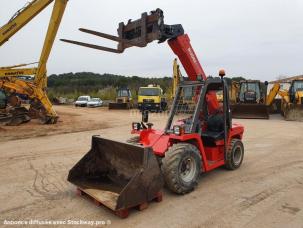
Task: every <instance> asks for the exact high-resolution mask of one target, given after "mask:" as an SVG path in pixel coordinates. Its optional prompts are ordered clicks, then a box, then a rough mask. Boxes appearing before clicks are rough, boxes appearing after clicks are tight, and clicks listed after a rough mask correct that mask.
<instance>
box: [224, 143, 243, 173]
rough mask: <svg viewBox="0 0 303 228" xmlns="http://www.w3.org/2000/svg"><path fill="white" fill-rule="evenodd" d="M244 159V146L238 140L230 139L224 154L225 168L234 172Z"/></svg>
mask: <svg viewBox="0 0 303 228" xmlns="http://www.w3.org/2000/svg"><path fill="white" fill-rule="evenodd" d="M243 158H244V146H243V143H242V141H241V140H240V139H232V140H231V142H230V145H229V148H228V150H227V152H226V162H225V167H226V168H227V169H229V170H235V169H237V168H239V167H240V166H241V164H242V161H243Z"/></svg>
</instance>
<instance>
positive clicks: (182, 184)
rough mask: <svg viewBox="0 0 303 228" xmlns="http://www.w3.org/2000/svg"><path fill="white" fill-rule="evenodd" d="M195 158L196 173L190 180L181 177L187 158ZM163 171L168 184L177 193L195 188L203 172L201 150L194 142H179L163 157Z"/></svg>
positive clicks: (184, 192) (187, 191) (194, 168)
mask: <svg viewBox="0 0 303 228" xmlns="http://www.w3.org/2000/svg"><path fill="white" fill-rule="evenodd" d="M189 158H190V159H193V160H192V161H193V164H195V166H194V167H193V170H194V173H193V174H192V175H193V176H192V178H191V179H190V180H189V181H184V180H183V179H182V177H181V170H180V169H181V165H182V161H184V160H185V159H189ZM161 168H162V172H163V177H164V180H165V184H166V186H167V187H168V188H169V189H170V190H171V191H173V192H175V193H177V194H186V193H189V192H191V191H192V190H194V188H195V187H196V186H197V184H198V182H197V181H198V178H199V176H200V173H201V155H200V151H199V150H198V149H197V147H195V146H194V145H192V144H189V143H177V144H174V145H173V146H172V147H170V148H169V149H168V151H167V152H166V153H165V157H164V158H163V159H162V166H161Z"/></svg>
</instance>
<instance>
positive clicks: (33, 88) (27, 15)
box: [0, 0, 68, 123]
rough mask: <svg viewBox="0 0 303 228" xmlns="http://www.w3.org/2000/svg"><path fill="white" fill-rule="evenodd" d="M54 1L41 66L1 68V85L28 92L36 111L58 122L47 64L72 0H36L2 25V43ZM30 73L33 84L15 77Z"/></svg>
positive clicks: (46, 118)
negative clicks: (32, 77) (65, 12)
mask: <svg viewBox="0 0 303 228" xmlns="http://www.w3.org/2000/svg"><path fill="white" fill-rule="evenodd" d="M53 1H55V3H54V6H53V10H52V15H51V18H50V21H49V25H48V30H47V34H46V37H45V40H44V44H43V49H42V52H41V55H40V59H39V62H38V67H37V68H31V69H29V68H23V69H22V68H20V69H17V68H16V69H15V67H10V68H9V67H8V68H2V69H0V88H2V89H5V90H7V91H9V92H12V93H20V94H24V95H27V96H28V97H29V98H31V99H32V105H31V108H30V109H33V110H35V113H37V115H38V116H39V117H40V118H41V119H42V121H43V122H44V123H56V122H57V119H58V115H57V114H56V111H55V110H54V109H53V107H52V104H51V102H50V100H49V98H48V96H47V93H46V87H47V75H46V64H47V61H48V58H49V55H50V52H51V49H52V46H53V43H54V40H55V37H56V35H57V31H58V28H59V26H60V23H61V20H62V17H63V14H64V11H65V8H66V5H67V2H68V0H33V1H32V2H30V3H29V4H28V5H27V6H26V7H24V8H23V9H21V10H19V11H18V12H17V13H16V14H15V16H13V17H12V19H11V20H10V21H9V22H8V23H7V24H6V25H4V26H3V27H1V28H0V45H2V44H3V43H4V42H6V41H7V40H8V39H9V38H10V37H11V36H13V35H14V34H15V33H16V32H17V31H18V30H20V29H21V28H22V27H23V26H25V25H26V24H27V23H28V22H29V21H30V20H31V19H33V18H34V17H35V16H36V15H37V14H39V13H40V12H41V11H42V10H43V9H45V8H46V7H47V6H48V5H49V4H50V3H51V2H53ZM17 66H18V65H17ZM19 66H20V65H19ZM26 74H30V75H32V74H34V81H33V82H31V83H29V82H26V81H23V80H21V79H17V78H14V76H21V75H26ZM37 115H36V116H37Z"/></svg>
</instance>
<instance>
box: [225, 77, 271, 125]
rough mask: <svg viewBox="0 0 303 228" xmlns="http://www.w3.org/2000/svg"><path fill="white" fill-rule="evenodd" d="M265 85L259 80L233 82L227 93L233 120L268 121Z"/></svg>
mask: <svg viewBox="0 0 303 228" xmlns="http://www.w3.org/2000/svg"><path fill="white" fill-rule="evenodd" d="M267 85H268V82H267V81H265V82H264V83H261V82H260V81H259V80H243V81H240V82H233V83H232V85H231V88H230V92H229V93H230V100H231V106H230V108H231V112H232V116H233V118H243V119H268V118H269V111H268V106H267V105H266V99H267V96H266V94H267Z"/></svg>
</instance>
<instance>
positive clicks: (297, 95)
mask: <svg viewBox="0 0 303 228" xmlns="http://www.w3.org/2000/svg"><path fill="white" fill-rule="evenodd" d="M281 95H282V102H281V111H282V112H281V113H282V115H284V118H285V120H294V121H302V120H303V80H300V79H297V80H293V81H292V82H291V85H290V87H289V90H288V92H282V93H281Z"/></svg>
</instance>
